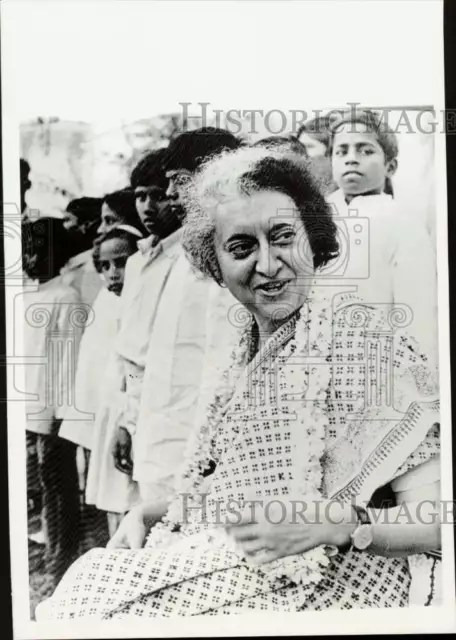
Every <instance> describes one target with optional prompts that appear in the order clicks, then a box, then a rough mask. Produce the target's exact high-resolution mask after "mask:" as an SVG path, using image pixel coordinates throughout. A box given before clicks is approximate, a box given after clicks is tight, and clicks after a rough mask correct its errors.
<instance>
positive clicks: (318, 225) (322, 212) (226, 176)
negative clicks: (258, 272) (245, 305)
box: [182, 146, 338, 285]
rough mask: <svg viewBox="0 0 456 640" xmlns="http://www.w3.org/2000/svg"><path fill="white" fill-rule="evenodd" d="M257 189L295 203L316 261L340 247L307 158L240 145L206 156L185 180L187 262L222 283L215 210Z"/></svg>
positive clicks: (318, 263)
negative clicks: (188, 181) (188, 182)
mask: <svg viewBox="0 0 456 640" xmlns="http://www.w3.org/2000/svg"><path fill="white" fill-rule="evenodd" d="M258 191H277V192H280V193H284V194H285V195H288V196H289V197H290V198H291V199H292V200H293V201H294V203H295V204H296V208H297V209H298V211H299V212H300V214H301V218H302V220H303V223H304V227H305V229H306V233H307V235H308V238H309V244H310V247H311V250H312V253H313V259H314V267H315V268H318V267H320V266H322V265H324V264H326V262H328V260H330V259H331V258H333V257H334V256H335V255H336V254H337V252H338V243H337V240H336V233H337V228H336V225H335V224H334V222H333V220H332V216H331V210H330V208H329V207H328V205H327V204H326V202H325V199H324V197H323V195H322V193H321V190H320V188H319V185H318V183H317V181H316V180H315V178H314V177H313V176H312V175H311V173H310V171H309V169H308V164H307V161H305V160H303V159H302V158H299V157H298V156H296V155H295V154H293V153H291V152H290V149H289V148H285V147H284V149H280V148H279V147H277V146H275V147H274V148H261V147H244V148H241V149H238V150H236V151H227V152H224V153H222V154H220V155H218V156H217V157H215V158H212V159H209V160H208V161H207V162H205V163H204V164H203V165H202V167H201V168H200V169H199V171H198V172H197V173H196V174H195V176H194V178H193V179H192V181H191V183H190V184H189V185H188V188H187V193H186V196H185V208H186V212H187V215H186V218H185V221H184V231H183V240H182V243H183V247H184V250H185V252H186V254H187V257H188V259H189V261H190V262H191V264H192V265H193V266H194V267H195V268H196V269H198V270H199V271H200V272H201V273H202V274H204V275H205V276H209V277H211V278H213V279H214V280H215V281H216V282H217V283H218V284H219V285H222V284H223V275H222V272H221V269H220V264H219V261H218V259H217V254H216V250H215V222H214V215H213V214H214V212H215V210H216V209H217V207H218V206H219V205H220V204H221V203H225V202H227V201H230V200H233V199H237V198H239V197H245V196H246V195H251V194H252V193H254V192H258Z"/></svg>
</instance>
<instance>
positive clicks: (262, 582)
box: [21, 110, 440, 620]
mask: <svg viewBox="0 0 456 640" xmlns="http://www.w3.org/2000/svg"><path fill="white" fill-rule="evenodd" d="M398 161H399V149H398V143H397V139H396V136H395V134H394V133H393V132H392V131H391V129H389V128H388V126H386V125H385V124H384V123H382V122H381V121H380V119H379V118H378V116H377V115H376V114H375V113H374V112H372V111H369V110H359V111H358V112H357V113H356V114H353V112H347V113H346V114H345V115H344V114H340V117H339V118H337V119H336V118H333V119H326V118H324V117H321V118H318V119H316V120H313V121H310V122H308V123H306V124H305V125H304V126H303V127H301V129H300V131H299V132H298V133H297V135H296V136H292V135H290V136H283V137H275V138H274V137H271V138H266V139H264V140H261V141H259V142H256V143H255V144H252V145H250V144H247V143H246V142H244V141H241V140H239V139H238V138H237V137H236V136H234V135H232V134H231V133H230V132H228V131H225V130H222V129H216V128H210V127H208V128H203V129H199V130H195V131H186V132H183V133H181V134H179V135H177V136H176V137H175V138H174V139H172V140H171V141H170V143H169V146H168V147H166V148H165V149H159V150H152V151H150V152H149V153H147V154H146V155H145V156H144V157H143V158H142V159H141V160H140V161H139V163H138V164H137V165H136V166H135V167H134V169H133V171H132V173H131V177H130V184H129V185H128V186H126V187H125V188H124V189H123V190H120V191H116V192H114V193H110V194H107V195H106V196H104V197H103V198H91V197H81V198H78V199H76V200H73V201H72V202H70V204H69V205H68V207H67V209H66V211H65V212H63V215H62V219H58V218H53V217H46V215H45V212H41V213H40V215H39V216H38V217H36V218H31V217H30V216H29V215H28V213H27V209H26V206H25V200H24V201H23V210H24V214H23V225H22V239H23V240H22V245H23V248H22V256H23V270H24V274H25V276H24V314H25V323H24V326H25V332H26V337H25V345H26V353H27V355H31V356H36V357H37V358H41V359H43V361H45V362H46V364H45V366H28V367H27V371H26V378H27V391H28V393H29V394H30V398H31V399H30V401H29V402H28V406H27V432H28V436H27V443H28V450H29V460H30V461H29V467H30V468H32V462H33V465H34V466H33V468H34V469H35V473H36V477H38V478H39V487H38V488H37V487H36V486H32V485H33V482H31V481H30V482H29V503H30V504H31V505H34V504H35V503H36V504H39V505H40V509H41V522H42V531H40V532H39V533H38V535H35V537H34V542H33V540H32V542H31V543H30V544H32V543H35V544H37V543H40V544H43V545H44V546H45V553H46V566H47V567H48V568H49V570H50V571H51V573H52V576H53V581H54V585H53V587H54V588H55V593H54V595H53V596H52V597H51V598H50V599H49V600H47V601H45V602H43V603H42V604H41V605H40V606H39V607H38V612H37V617H38V619H39V620H40V619H41V620H47V619H70V618H77V617H87V616H89V617H98V618H103V619H105V618H123V617H126V616H133V615H136V616H156V615H165V616H166V615H174V614H176V615H192V614H197V613H210V614H212V613H230V612H241V611H248V610H255V609H258V610H263V609H266V610H280V611H297V610H304V609H325V608H330V607H334V608H350V607H370V606H371V607H378V606H406V605H407V604H408V601H409V596H410V590H411V570H410V562H409V560H410V557H416V556H419V555H420V554H428V553H430V552H433V551H435V550H436V549H438V548H439V545H440V537H439V535H440V532H439V525H438V522H434V524H432V525H431V524H427V525H424V524H423V523H422V522H421V521H418V520H416V521H415V522H414V524H413V525H412V526H410V525H409V526H405V525H403V524H402V525H397V526H388V525H387V524H384V523H380V522H379V521H378V520H377V521H376V523H375V524H373V522H374V520H373V518H372V510H374V511H375V510H376V511H377V513H380V514H381V512H382V510H384V509H386V508H388V509H390V510H391V513H393V512H394V510H395V509H396V510H397V509H400V505H401V504H403V503H405V504H407V505H409V506H410V505H413V504H415V503H418V502H419V501H420V500H429V501H430V502H432V501H436V500H438V496H439V477H440V476H439V474H440V466H439V461H440V456H439V418H438V386H437V378H436V374H435V365H436V358H435V349H436V346H435V345H433V343H432V340H434V339H435V315H434V307H433V304H432V303H430V302H429V301H430V300H431V299H432V298H433V296H435V288H436V267H435V264H434V250H433V247H432V246H431V240H430V238H429V236H428V235H427V234H426V233H425V231H424V230H422V229H420V226H419V225H417V224H416V221H415V222H414V221H413V212H407V211H402V210H401V208H400V203H398V202H396V201H395V198H394V174H395V171H396V168H397V164H398ZM28 170H29V168H27V167H26V166H25V165H22V164H21V171H22V174H23V176H25V177H23V179H22V184H23V189H25V190H26V189H27V188H29V187H30V182H29V181H28V176H27V173H28ZM353 210H356V211H357V220H359V224H358V227H360V229H357V228H356V226H354V227H353V226H350V224H349V223H351V222H353V220H351V219H350V216H351V212H352V211H353ZM366 220H367V223H366V222H361V221H366ZM366 224H367V225H368V229H367V235H366V233H364V231H365V229H364V231H362V229H361V227H362V226H363V225H366ZM357 233H358V234H359V237H358V236H357V235H356V234H357ZM363 234H364V235H363ZM366 243H367V248H366V246H363V244H366ZM412 249H413V251H412ZM411 252H412V253H411ZM417 253H418V254H419V256H420V259H419V261H418V262H416V261H413V258H412V256H413V255H415V256H416V255H417ZM417 282H419V288H420V290H421V291H420V292H417V286H416V283H417ZM423 292H427V293H426V295H424V296H423V295H422V293H423ZM420 293H421V295H420ZM394 305H402V307H403V308H404V309H406V310H409V311H410V310H411V314H410V322H409V323H408V325H409V326H408V328H407V333H404V334H403V335H402V333H401V334H400V336H399V338H398V339H397V340H396V337H395V338H394V341H393V340H392V339H391V342H389V343H388V344H387V351H386V352H385V353H386V355H385V354H383V355H382V357H380V355H379V352H377V355H378V358H377V361H376V362H377V364H376V365H375V366H378V371H379V375H378V377H377V379H376V380H377V381H376V382H375V383H372V385H373V388H372V386H371V387H370V389H369V390H368V391H366V388H367V387H368V386H369V385H366V376H367V375H368V372H369V371H371V370H372V366H373V365H372V360H369V363H370V365H369V366H366V365H365V364H364V363H365V361H364V346H363V345H364V341H365V340H366V336H367V335H368V334H369V335H371V334H372V332H373V333H374V336H375V337H376V339H377V340H378V342H379V344H380V336H381V335H382V331H383V325H382V323H383V324H384V323H385V322H387V321H388V322H389V321H390V313H389V312H390V311H391V310H392V309H393V307H394ZM359 308H362V309H364V311H365V317H366V318H367V320H366V322H365V323H364V324H363V323H358V324H356V323H355V324H350V322H349V320H348V319H347V317H348V315H349V310H353V309H355V310H356V309H359ZM405 313H407V311H406V312H405ZM385 319H386V320H385ZM366 323H367V324H366ZM405 324H407V323H405ZM397 330H398V331H399V333H400V332H401V331H402V327H401V326H400V325H398V329H397ZM369 332H370V333H369ZM429 333H431V334H432V336H431V339H429ZM239 336H241V337H239ZM416 339H417V340H416ZM420 344H421V345H422V346H421V347H420V346H419V345H420ZM309 345H310V346H309ZM360 345H361V346H360ZM376 348H377V349H380V347H379V346H378V345H377V347H376ZM388 348H389V352H388ZM360 351H361V355H360V353H359V352H360ZM300 357H301V360H300ZM305 357H320V358H322V361H323V362H326V363H329V365H328V364H327V366H320V367H318V366H317V367H311V366H310V365H308V364H306V361H305ZM370 357H373V356H372V354H371V356H370ZM290 358H291V360H290ZM302 358H304V360H303V359H302ZM294 361H295V364H293V362H294ZM287 362H288V366H287ZM335 362H337V363H340V364H339V366H337V367H335V365H334V363H335ZM347 362H348V366H346V365H347ZM290 363H291V364H290ZM393 363H394V364H393ZM333 365H334V367H335V369H337V371H335V370H334V371H333V370H332V369H331V367H332V366H333ZM390 365H391V368H389V367H390ZM224 370H225V371H226V372H227V373H226V374H225V376H224V377H222V379H221V380H222V381H221V382H220V381H219V379H218V378H219V374H220V372H222V371H224ZM271 371H272V372H274V375H273V374H272V373H271ZM331 371H332V373H330V372H331ZM268 372H269V374H270V375H267V373H268ZM388 372H394V374H395V376H396V377H397V380H396V377H395V381H394V384H395V385H396V387H395V392H394V402H392V401H386V402H385V401H384V400H385V397H389V396H388V394H390V395H391V394H392V391H391V389H390V387H389V385H390V382H391V381H390V380H389V373H388ZM383 374H385V375H383ZM298 391H299V397H297V399H296V397H295V399H290V393H291V394H293V393H294V394H296V393H297V392H298ZM369 393H370V394H372V393H377V394H378V397H381V398H382V400H381V402H367V401H366V397H367V395H368V394H369ZM287 394H288V395H287ZM306 394H310V395H309V396H308V397H307V400H306ZM315 394H316V395H315ZM32 396H33V398H32ZM259 398H260V399H259ZM309 398H310V399H309ZM315 398H317V400H316V399H315ZM341 398H342V399H341ZM390 400H391V399H390ZM412 405H413V407H414V409H413V411H411V409H410V406H412ZM416 407H418V409H416ZM292 415H293V416H296V415H297V418H296V417H294V418H292V417H291V416H292ZM350 416H351V418H350ZM359 425H361V426H359ZM34 450H36V456H35V458H33V456H32V455H31V453H30V452H32V451H34ZM32 476H33V473H30V478H32ZM201 495H206V496H207V497H208V501H207V504H206V505H205V506H206V507H207V513H209V514H210V515H211V516H213V517H214V518H215V515H214V514H215V513H216V512H217V518H218V520H217V522H218V524H219V523H220V518H221V517H222V516H223V517H225V516H226V514H227V513H229V509H228V507H227V503H228V502H229V501H230V500H232V499H238V500H240V501H241V502H242V501H243V500H244V501H245V500H247V499H248V498H249V497H250V498H256V499H260V498H261V499H264V500H266V501H267V500H270V499H271V498H272V497H282V498H283V499H285V497H286V496H288V497H290V496H294V497H296V496H299V497H300V499H302V500H306V499H309V500H310V498H313V499H315V498H318V499H319V500H321V501H324V502H325V504H331V505H337V507H336V508H337V509H338V511H337V513H338V514H339V519H340V522H339V523H338V525H334V524H333V523H332V522H329V521H328V520H326V521H325V519H324V518H323V521H320V520H318V521H317V520H315V523H314V524H313V525H308V524H307V525H303V524H302V523H300V525H299V527H294V528H292V529H293V531H294V532H296V530H298V533H293V536H292V537H291V534H290V532H289V529H287V530H286V531H285V528H286V525H285V524H277V525H275V526H272V525H271V524H270V523H266V522H265V521H264V520H262V519H261V518H257V519H256V520H253V521H252V520H249V521H247V520H246V519H245V517H244V516H243V518H242V519H241V520H240V522H236V523H234V524H233V525H231V524H230V526H222V527H220V526H214V520H211V517H210V516H208V518H207V519H206V520H205V521H204V522H197V521H196V520H197V519H196V515H197V513H198V508H200V507H201V504H200V502H198V496H199V498H201ZM183 496H187V498H188V499H189V500H190V503H189V504H188V505H187V509H186V510H183V507H182V499H183ZM354 498H356V499H357V500H358V499H359V501H360V502H361V503H363V504H364V507H363V506H359V505H358V506H356V507H355V506H353V499H354ZM192 501H193V502H192ZM186 504H187V503H186ZM198 505H199V506H198ZM217 505H218V506H217ZM220 505H221V506H220ZM410 508H411V507H410ZM217 509H218V511H217ZM369 510H370V511H369ZM184 511H185V512H184ZM190 512H192V513H193V515H194V516H195V517H190V518H189V520H188V519H187V514H188V513H190ZM244 515H245V514H244ZM363 526H364V529H366V527H367V528H370V536H371V537H370V538H369V541H368V544H367V543H366V542H365V541H363V540H361V538H360V540H361V541H360V540H358V537H357V536H358V533H359V530H360V529H362V527H363ZM88 530H89V531H88ZM222 530H223V535H222V533H221V531H222ZM233 545H234V546H233ZM363 545H364V546H363ZM90 547H96V548H95V549H91V550H90ZM106 547H107V548H106ZM426 557H427V556H426ZM430 557H431V558H434V559H433V560H432V576H431V578H432V580H431V582H435V576H434V572H435V564H436V563H437V562H438V560H437V557H436V556H430ZM91 576H92V577H91ZM93 576H95V577H93ZM111 578H112V580H111ZM432 595H435V594H432ZM431 601H432V597H430V599H429V602H431Z"/></svg>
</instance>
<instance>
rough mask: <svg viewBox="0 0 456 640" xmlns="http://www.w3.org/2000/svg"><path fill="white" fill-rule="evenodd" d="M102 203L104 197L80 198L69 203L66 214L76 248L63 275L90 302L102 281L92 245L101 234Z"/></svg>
mask: <svg viewBox="0 0 456 640" xmlns="http://www.w3.org/2000/svg"><path fill="white" fill-rule="evenodd" d="M102 203H103V200H102V199H101V198H89V197H85V196H84V197H82V198H76V199H74V200H72V201H71V202H70V203H69V204H68V206H67V208H66V211H65V213H64V217H63V226H64V228H65V229H66V232H67V236H68V238H69V241H70V243H71V246H72V248H73V251H72V256H71V258H70V259H69V260H68V262H67V263H66V264H65V266H64V267H63V269H62V275H63V276H64V278H65V282H67V283H68V284H69V285H71V286H73V287H74V288H76V289H77V290H78V291H79V293H80V296H81V300H83V301H84V302H85V303H87V304H92V303H93V302H94V300H95V298H96V297H97V295H98V293H99V292H100V289H101V281H100V278H99V276H98V274H97V272H96V271H95V268H94V266H93V262H92V245H93V241H94V240H95V238H96V235H97V227H98V225H99V221H100V216H101V208H102Z"/></svg>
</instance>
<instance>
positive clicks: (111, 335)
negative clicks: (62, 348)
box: [59, 288, 120, 449]
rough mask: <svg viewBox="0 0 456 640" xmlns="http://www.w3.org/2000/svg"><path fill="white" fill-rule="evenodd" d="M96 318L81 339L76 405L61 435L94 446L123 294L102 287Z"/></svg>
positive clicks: (95, 311) (97, 302)
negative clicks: (102, 394) (97, 418)
mask: <svg viewBox="0 0 456 640" xmlns="http://www.w3.org/2000/svg"><path fill="white" fill-rule="evenodd" d="M93 312H94V319H93V322H92V323H91V324H90V325H89V326H88V327H87V328H86V330H85V331H84V335H83V337H82V340H81V346H80V350H79V358H78V366H77V370H76V383H75V391H74V397H75V406H74V407H71V409H70V410H69V411H68V413H67V414H66V415H65V419H64V421H63V423H62V426H61V427H60V431H59V435H60V436H62V437H63V438H66V439H67V440H71V441H72V442H74V443H75V444H77V445H80V446H82V447H85V448H86V449H91V448H92V443H93V440H94V438H95V437H96V436H95V416H96V413H97V411H98V409H99V407H100V403H101V393H102V387H103V381H104V379H105V376H106V371H107V364H108V359H109V357H110V355H111V352H112V348H113V345H114V341H115V338H116V335H117V331H118V325H119V312H120V298H119V297H118V296H116V295H115V294H114V293H110V292H109V291H108V290H107V289H105V288H103V289H102V290H101V291H100V293H99V294H98V296H97V298H96V300H95V302H94V304H93Z"/></svg>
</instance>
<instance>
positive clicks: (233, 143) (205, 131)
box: [164, 127, 242, 215]
mask: <svg viewBox="0 0 456 640" xmlns="http://www.w3.org/2000/svg"><path fill="white" fill-rule="evenodd" d="M241 144H242V143H241V142H240V140H239V139H238V138H236V136H234V135H233V134H232V133H230V132H229V131H226V130H225V129H217V128H216V127H202V128H201V129H195V130H194V131H185V132H184V133H181V134H180V135H178V136H177V137H176V138H174V139H173V140H171V142H170V144H169V147H168V148H167V150H166V157H165V161H164V169H165V171H166V177H167V179H168V180H169V187H168V190H167V195H168V197H169V198H170V200H171V203H172V205H171V206H172V207H173V208H174V209H175V210H176V212H178V213H180V214H181V215H182V214H183V213H184V209H183V195H184V194H185V185H186V183H187V182H188V180H189V178H190V177H191V176H192V175H193V174H194V173H195V171H196V170H197V169H199V167H200V166H201V164H202V163H203V162H207V161H208V160H209V159H210V158H212V157H214V156H216V155H217V154H219V153H221V152H222V151H229V150H234V149H238V148H239V147H240V146H241Z"/></svg>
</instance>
